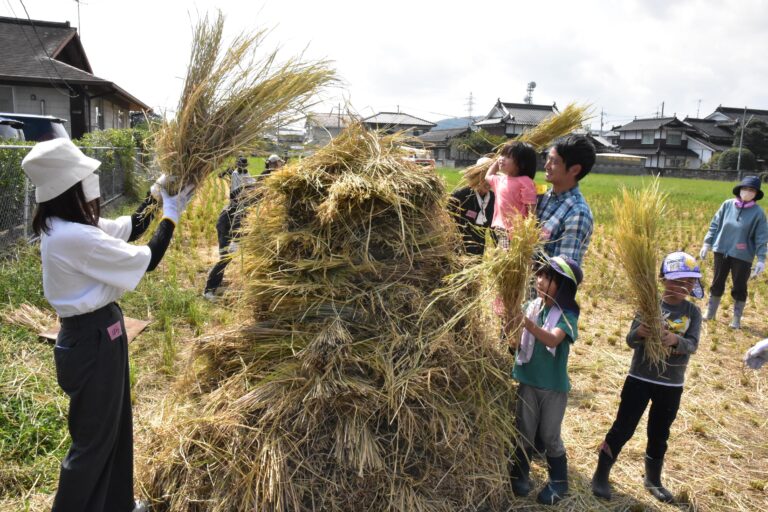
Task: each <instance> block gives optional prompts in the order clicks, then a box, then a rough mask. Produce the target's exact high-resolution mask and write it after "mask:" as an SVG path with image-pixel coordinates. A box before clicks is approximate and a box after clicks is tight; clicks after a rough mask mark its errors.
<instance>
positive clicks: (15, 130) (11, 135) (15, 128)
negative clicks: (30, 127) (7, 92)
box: [0, 117, 24, 141]
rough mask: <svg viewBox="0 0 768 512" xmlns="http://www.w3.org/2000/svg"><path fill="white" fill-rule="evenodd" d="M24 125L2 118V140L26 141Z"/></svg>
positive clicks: (0, 123)
mask: <svg viewBox="0 0 768 512" xmlns="http://www.w3.org/2000/svg"><path fill="white" fill-rule="evenodd" d="M23 127H24V123H22V122H21V121H17V120H15V119H8V118H7V117H0V140H4V141H14V140H24V131H23V130H22V128H23Z"/></svg>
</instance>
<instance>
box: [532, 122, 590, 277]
mask: <svg viewBox="0 0 768 512" xmlns="http://www.w3.org/2000/svg"><path fill="white" fill-rule="evenodd" d="M595 158H596V156H595V147H594V146H593V145H592V143H591V142H590V141H589V140H588V139H587V138H586V137H585V136H583V135H571V136H570V137H568V138H566V139H565V140H563V141H561V142H558V143H557V144H555V145H554V146H552V148H551V149H550V150H549V155H548V157H547V163H546V165H545V166H544V169H545V170H546V175H545V178H546V180H547V181H548V182H549V183H551V184H552V188H550V189H549V190H548V191H547V192H546V193H545V194H544V195H542V196H540V197H539V201H538V204H537V205H536V217H538V219H539V222H541V226H542V234H543V236H544V239H545V240H546V242H545V244H544V252H545V253H546V254H547V255H548V256H558V255H565V256H569V257H571V258H573V259H574V260H576V262H577V263H578V264H579V265H581V264H582V259H583V258H584V253H586V252H587V247H588V246H589V239H590V237H591V236H592V210H590V209H589V205H588V204H587V202H586V201H585V200H584V196H582V195H581V192H580V191H579V184H578V183H579V180H581V179H582V178H583V177H584V176H586V175H587V174H588V173H589V171H591V170H592V166H593V165H594V164H595Z"/></svg>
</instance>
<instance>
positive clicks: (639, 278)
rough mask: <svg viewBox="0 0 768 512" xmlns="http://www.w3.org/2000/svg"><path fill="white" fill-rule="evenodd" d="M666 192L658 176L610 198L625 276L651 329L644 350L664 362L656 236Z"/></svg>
mask: <svg viewBox="0 0 768 512" xmlns="http://www.w3.org/2000/svg"><path fill="white" fill-rule="evenodd" d="M666 197H667V196H666V194H664V193H662V192H661V191H660V190H659V180H658V178H654V179H653V181H652V182H651V183H650V184H648V185H647V186H644V187H642V188H640V189H638V190H628V189H627V188H623V189H622V191H621V195H620V196H619V197H617V198H614V199H613V200H612V201H611V204H612V206H613V213H614V217H615V219H616V220H615V224H614V239H615V240H616V254H617V256H618V260H619V263H620V264H621V266H622V268H623V269H624V272H625V273H626V276H627V282H628V284H629V289H630V291H631V296H632V299H633V301H634V303H635V307H636V308H637V311H638V313H639V314H640V316H641V318H642V321H643V323H645V324H646V325H647V326H648V328H649V329H650V331H651V336H650V337H649V338H648V339H646V341H645V344H644V345H645V350H644V354H645V357H646V359H647V360H648V361H649V362H650V363H651V364H653V365H656V366H659V365H663V364H664V362H665V361H666V358H667V357H668V356H669V349H668V348H667V347H665V346H664V345H662V343H661V337H662V334H663V332H662V323H663V320H664V319H663V316H662V312H661V296H660V294H659V277H658V275H659V274H658V272H659V258H658V254H659V240H660V234H661V221H662V219H663V217H664V212H665V210H666Z"/></svg>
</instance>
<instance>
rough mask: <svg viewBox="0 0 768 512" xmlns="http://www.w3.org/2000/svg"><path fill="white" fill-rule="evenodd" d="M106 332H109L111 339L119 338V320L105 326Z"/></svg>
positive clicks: (121, 329) (120, 329) (121, 331)
mask: <svg viewBox="0 0 768 512" xmlns="http://www.w3.org/2000/svg"><path fill="white" fill-rule="evenodd" d="M107 333H109V339H110V340H112V341H114V340H116V339H117V338H119V337H120V335H122V334H123V328H122V326H121V325H120V322H115V323H114V324H112V325H110V326H109V327H107Z"/></svg>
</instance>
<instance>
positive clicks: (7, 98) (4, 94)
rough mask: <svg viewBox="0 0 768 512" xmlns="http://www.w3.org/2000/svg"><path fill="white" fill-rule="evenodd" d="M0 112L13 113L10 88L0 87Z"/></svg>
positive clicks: (11, 89)
mask: <svg viewBox="0 0 768 512" xmlns="http://www.w3.org/2000/svg"><path fill="white" fill-rule="evenodd" d="M0 112H13V88H12V87H0Z"/></svg>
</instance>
